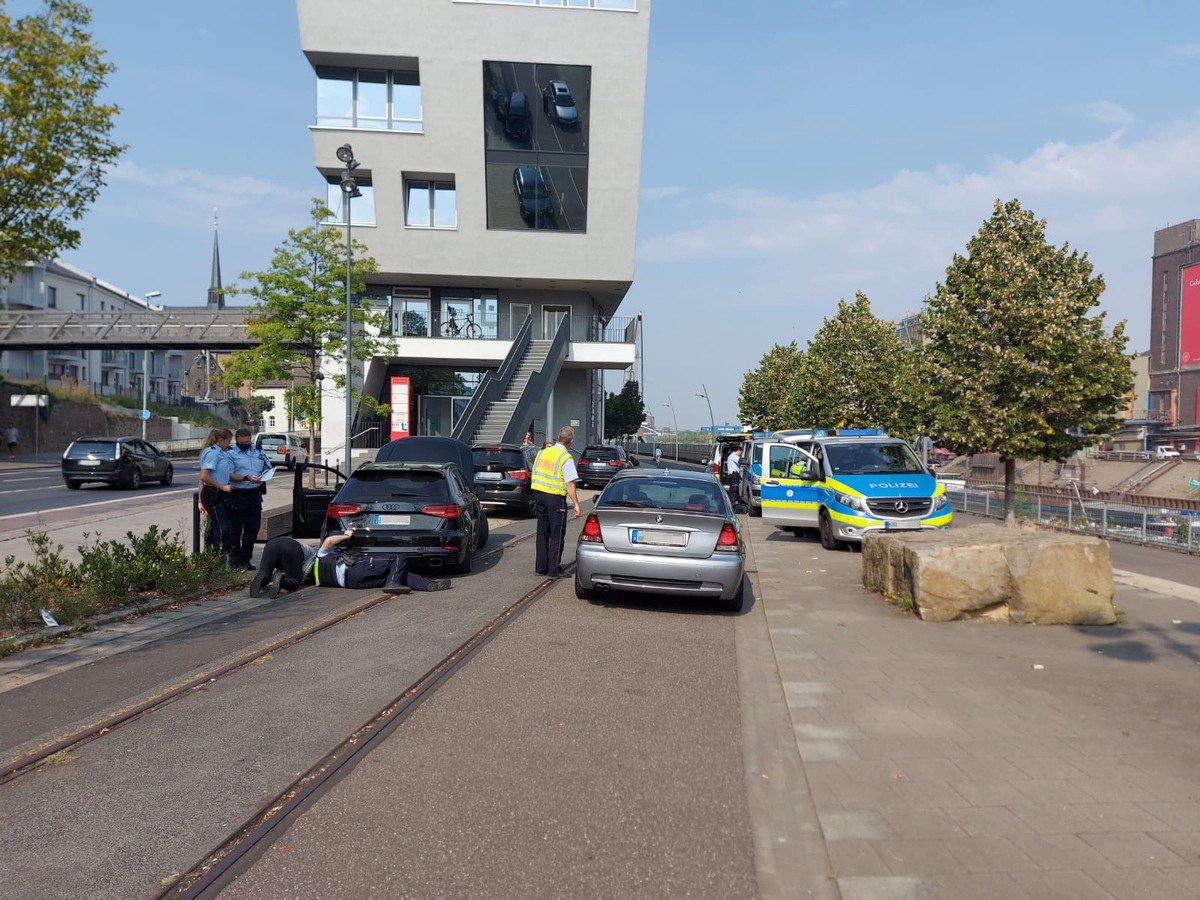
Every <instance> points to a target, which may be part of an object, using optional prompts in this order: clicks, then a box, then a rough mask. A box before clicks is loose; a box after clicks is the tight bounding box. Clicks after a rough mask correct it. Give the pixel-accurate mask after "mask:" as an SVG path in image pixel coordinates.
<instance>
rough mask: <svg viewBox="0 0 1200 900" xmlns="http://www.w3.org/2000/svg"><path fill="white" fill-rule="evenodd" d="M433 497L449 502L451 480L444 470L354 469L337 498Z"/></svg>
mask: <svg viewBox="0 0 1200 900" xmlns="http://www.w3.org/2000/svg"><path fill="white" fill-rule="evenodd" d="M390 499H397V500H412V499H417V500H430V501H434V502H437V503H449V502H450V483H449V481H448V480H447V479H446V476H445V475H444V474H443V473H441V472H355V473H354V474H353V475H351V476H350V480H349V481H347V482H346V483H345V485H343V486H342V489H341V490H340V491H338V495H337V500H338V502H339V503H341V502H344V501H355V502H374V501H378V500H390Z"/></svg>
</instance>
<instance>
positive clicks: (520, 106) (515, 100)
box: [503, 91, 529, 137]
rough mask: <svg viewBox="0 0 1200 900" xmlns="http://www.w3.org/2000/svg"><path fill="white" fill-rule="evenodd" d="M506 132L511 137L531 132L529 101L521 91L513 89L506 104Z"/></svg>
mask: <svg viewBox="0 0 1200 900" xmlns="http://www.w3.org/2000/svg"><path fill="white" fill-rule="evenodd" d="M503 118H504V133H505V134H506V135H508V136H509V137H524V136H525V135H527V134H529V101H528V100H526V99H525V94H524V93H522V92H521V91H513V92H512V93H511V94H509V95H508V101H507V102H506V103H505V104H504V116H503Z"/></svg>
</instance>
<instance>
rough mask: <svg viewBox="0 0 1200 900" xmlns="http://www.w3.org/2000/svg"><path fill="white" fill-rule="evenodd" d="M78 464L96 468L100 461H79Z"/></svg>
mask: <svg viewBox="0 0 1200 900" xmlns="http://www.w3.org/2000/svg"><path fill="white" fill-rule="evenodd" d="M79 464H80V465H81V466H98V465H100V460H98V459H81V460H80V461H79Z"/></svg>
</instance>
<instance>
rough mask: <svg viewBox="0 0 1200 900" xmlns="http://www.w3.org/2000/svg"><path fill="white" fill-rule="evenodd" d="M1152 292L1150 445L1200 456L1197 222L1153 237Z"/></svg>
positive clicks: (1199, 250)
mask: <svg viewBox="0 0 1200 900" xmlns="http://www.w3.org/2000/svg"><path fill="white" fill-rule="evenodd" d="M1150 291H1151V293H1150V358H1149V379H1150V401H1149V411H1148V415H1149V418H1150V419H1151V420H1152V422H1153V426H1154V432H1155V437H1156V440H1155V441H1154V443H1156V444H1158V443H1167V444H1171V445H1174V446H1176V447H1177V448H1179V449H1181V450H1196V451H1200V419H1198V418H1197V412H1198V408H1200V219H1192V220H1191V221H1190V222H1183V223H1181V224H1179V225H1172V226H1170V227H1169V228H1163V229H1160V230H1158V231H1156V232H1154V261H1153V273H1152V276H1151V288H1150Z"/></svg>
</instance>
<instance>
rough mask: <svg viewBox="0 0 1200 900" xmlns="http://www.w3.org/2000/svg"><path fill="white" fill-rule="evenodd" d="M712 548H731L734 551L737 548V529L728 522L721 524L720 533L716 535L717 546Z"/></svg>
mask: <svg viewBox="0 0 1200 900" xmlns="http://www.w3.org/2000/svg"><path fill="white" fill-rule="evenodd" d="M714 549H716V550H733V551H735V552H736V551H737V549H738V535H737V529H735V528H734V527H733V526H732V525H730V524H729V523H728V522H726V523H725V524H724V525H722V526H721V533H720V534H719V535H718V536H717V546H716V547H715V548H714Z"/></svg>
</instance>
